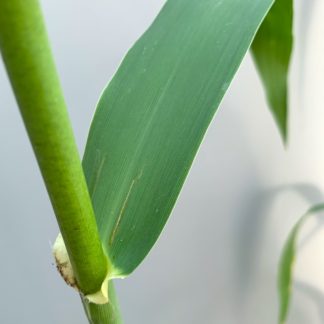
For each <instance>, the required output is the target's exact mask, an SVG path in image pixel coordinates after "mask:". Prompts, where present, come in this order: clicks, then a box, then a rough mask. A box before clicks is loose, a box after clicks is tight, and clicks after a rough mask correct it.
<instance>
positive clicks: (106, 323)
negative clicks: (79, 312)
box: [81, 281, 122, 324]
mask: <svg viewBox="0 0 324 324" xmlns="http://www.w3.org/2000/svg"><path fill="white" fill-rule="evenodd" d="M108 293H109V303H108V304H105V305H96V304H92V303H89V302H88V301H86V300H85V299H84V298H83V297H81V300H82V304H83V307H84V310H85V312H86V315H87V318H88V320H89V323H90V324H122V319H121V315H120V310H119V305H118V301H117V298H116V292H115V288H114V284H113V282H112V281H109V288H108Z"/></svg>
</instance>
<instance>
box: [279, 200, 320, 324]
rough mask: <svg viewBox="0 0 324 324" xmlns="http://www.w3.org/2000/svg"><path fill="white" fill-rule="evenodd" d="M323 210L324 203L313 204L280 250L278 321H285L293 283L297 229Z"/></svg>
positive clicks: (281, 322) (282, 323)
mask: <svg viewBox="0 0 324 324" xmlns="http://www.w3.org/2000/svg"><path fill="white" fill-rule="evenodd" d="M322 211H324V204H319V205H315V206H313V207H312V208H310V209H309V210H308V211H307V213H306V214H304V215H303V216H302V218H301V219H300V220H299V221H298V223H297V224H296V225H295V226H294V228H293V229H292V231H291V232H290V234H289V236H288V239H287V241H286V243H285V246H284V248H283V251H282V255H281V258H280V263H279V271H278V292H279V306H280V310H279V323H280V324H284V323H286V321H287V317H288V311H289V304H290V299H291V291H292V283H293V266H294V263H295V258H296V252H297V251H296V250H297V247H296V243H297V238H298V234H299V231H300V229H301V227H302V225H303V224H304V222H305V221H306V220H307V218H308V217H309V216H310V215H313V214H314V213H318V212H322Z"/></svg>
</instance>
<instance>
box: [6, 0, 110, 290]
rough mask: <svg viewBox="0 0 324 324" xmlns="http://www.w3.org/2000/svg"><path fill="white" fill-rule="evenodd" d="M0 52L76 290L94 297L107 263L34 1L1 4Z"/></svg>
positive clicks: (105, 272)
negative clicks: (69, 263) (50, 202)
mask: <svg viewBox="0 0 324 324" xmlns="http://www.w3.org/2000/svg"><path fill="white" fill-rule="evenodd" d="M58 19H59V17H58ZM0 49H1V52H2V56H3V59H4V62H5V65H6V68H7V71H8V74H9V78H10V81H11V84H12V87H13V90H14V93H15V96H16V99H17V102H18V105H19V107H20V110H21V114H22V116H23V119H24V122H25V125H26V128H27V131H28V134H29V137H30V140H31V143H32V146H33V149H34V151H35V154H36V157H37V160H38V164H39V166H40V169H41V172H42V175H43V178H44V181H45V184H46V187H47V190H48V193H49V196H50V199H51V201H52V205H53V208H54V211H55V214H56V217H57V220H58V223H59V226H60V230H61V233H62V236H63V238H64V241H65V245H66V248H67V251H68V254H69V257H70V260H71V263H72V266H73V270H74V274H75V276H76V279H77V282H78V285H79V288H80V289H81V291H82V292H83V293H84V294H88V293H93V292H96V291H98V290H99V288H100V286H101V284H102V281H103V279H104V277H105V276H106V274H107V260H106V257H105V256H104V253H103V249H102V246H101V242H100V239H99V234H98V229H97V225H96V221H95V217H94V212H93V208H92V204H91V200H90V197H89V193H88V190H87V186H86V182H85V179H84V174H83V171H82V167H81V162H80V158H79V154H78V151H77V147H76V144H75V140H74V136H73V132H72V127H71V125H70V121H69V117H68V113H67V109H66V105H65V101H64V98H63V94H62V90H61V87H60V83H59V79H58V76H57V72H56V68H55V65H54V61H53V58H52V55H51V51H50V47H49V43H48V39H47V35H46V30H45V26H44V22H43V17H42V13H41V10H40V6H39V3H38V1H37V0H0Z"/></svg>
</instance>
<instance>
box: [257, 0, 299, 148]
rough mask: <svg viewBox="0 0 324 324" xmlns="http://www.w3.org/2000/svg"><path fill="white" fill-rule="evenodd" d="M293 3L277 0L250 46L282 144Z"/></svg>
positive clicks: (285, 138)
mask: <svg viewBox="0 0 324 324" xmlns="http://www.w3.org/2000/svg"><path fill="white" fill-rule="evenodd" d="M292 28H293V0H276V1H275V3H274V5H273V6H272V8H271V9H270V11H269V13H268V15H267V16H266V18H265V19H264V21H263V23H262V25H261V27H260V29H259V30H258V33H257V34H256V37H255V39H254V40H253V43H252V47H251V49H252V54H253V57H254V61H255V64H256V67H257V69H258V71H259V74H260V77H261V79H262V83H263V85H264V88H265V92H266V96H267V101H268V103H269V105H270V109H271V112H272V114H273V116H274V118H275V121H276V123H277V125H278V128H279V131H280V134H281V136H282V139H283V141H284V142H286V140H287V133H288V131H287V128H288V126H287V123H288V120H287V119H288V117H287V116H288V103H287V102H288V99H287V97H288V90H287V89H288V86H287V84H288V71H289V63H290V57H291V53H292V47H293V36H292Z"/></svg>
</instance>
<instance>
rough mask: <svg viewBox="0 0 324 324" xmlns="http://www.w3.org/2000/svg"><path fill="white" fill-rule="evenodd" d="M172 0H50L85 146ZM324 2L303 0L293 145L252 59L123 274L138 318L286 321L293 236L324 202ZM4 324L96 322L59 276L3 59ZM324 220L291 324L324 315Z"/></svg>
mask: <svg viewBox="0 0 324 324" xmlns="http://www.w3.org/2000/svg"><path fill="white" fill-rule="evenodd" d="M162 3H163V1H162V0H154V1H152V0H119V1H100V0H96V1H91V2H88V1H78V2H76V1H66V0H56V1H45V0H43V1H42V5H43V9H44V13H45V16H46V21H47V25H48V31H49V35H50V39H51V42H52V47H53V51H54V54H55V58H56V62H57V66H58V70H59V74H60V77H61V80H62V84H63V88H64V91H65V95H66V99H67V103H68V106H69V110H70V115H71V118H72V122H73V126H74V130H75V133H76V137H77V142H78V145H79V148H80V151H81V152H82V151H83V147H84V144H85V140H86V136H87V131H88V127H89V123H90V120H91V116H92V114H93V111H94V107H95V103H96V101H97V99H98V96H99V94H100V92H101V90H102V88H103V87H104V85H105V84H106V82H107V81H108V80H109V79H110V78H111V77H112V75H113V73H114V71H115V70H116V68H117V66H118V64H119V62H120V61H121V59H122V57H123V56H124V54H125V52H126V51H127V49H128V48H129V47H130V46H131V45H132V44H133V42H134V41H135V40H136V39H137V38H138V37H139V36H140V35H141V33H142V32H143V31H144V30H145V29H146V27H147V26H148V25H149V23H150V22H151V21H152V19H153V18H154V16H155V15H156V13H157V12H158V10H159V8H160V7H161V5H162ZM323 17H324V2H323V1H321V0H298V1H296V25H295V33H296V43H295V52H294V59H293V63H292V69H291V78H290V85H291V89H292V90H291V100H290V101H291V112H290V142H289V146H288V148H287V150H284V148H283V145H282V143H281V141H280V138H279V134H278V131H277V129H276V127H275V125H274V122H273V120H272V117H271V115H270V113H269V112H268V110H267V107H266V104H265V100H264V95H263V91H262V88H261V85H260V82H259V79H258V77H257V75H256V72H255V69H254V67H253V64H252V61H251V58H250V56H249V55H247V57H246V58H245V60H244V62H243V64H242V66H241V68H240V70H239V73H238V74H237V76H236V78H235V80H234V82H233V83H232V86H231V88H230V91H229V92H228V94H227V95H226V97H225V99H224V101H223V103H222V105H221V109H220V110H219V112H218V114H217V118H216V119H215V120H214V122H213V123H212V125H211V127H210V129H209V131H208V134H207V136H206V138H205V141H204V143H203V145H202V146H201V149H200V152H199V154H198V156H197V159H196V161H195V163H194V166H193V168H192V170H191V173H190V175H189V177H188V179H187V181H186V183H185V186H184V188H183V191H182V194H181V196H180V199H179V201H178V203H177V205H176V207H175V209H174V211H173V213H172V216H171V218H170V221H169V222H168V224H167V226H166V229H165V231H164V233H163V234H162V236H161V238H160V240H159V241H158V243H157V244H156V246H155V248H154V249H153V250H152V252H151V253H150V255H149V257H148V258H147V259H146V260H145V262H144V263H143V264H142V265H141V266H140V267H139V268H138V270H137V271H136V272H135V273H134V274H133V275H132V276H131V277H129V278H128V279H125V280H122V281H118V282H117V290H118V295H119V299H120V304H121V308H122V311H123V314H124V319H125V323H126V324H166V323H168V324H182V323H186V324H214V323H215V324H218V323H219V324H260V323H262V324H268V323H269V324H272V323H276V318H277V294H276V271H277V262H278V258H279V254H280V250H281V248H282V245H283V242H284V240H285V238H286V237H287V234H288V232H289V230H290V229H291V227H292V226H293V224H294V223H295V222H296V221H297V219H298V217H299V216H300V215H301V214H302V213H303V212H304V211H305V210H306V209H307V208H308V206H309V205H310V204H312V203H315V202H319V201H322V200H323V201H324V199H322V194H321V191H322V190H324V147H323V137H324V127H323V124H324V111H323V104H324V91H323V85H324V38H323V32H324V19H323ZM0 107H1V108H0V152H1V159H0V242H1V244H0V258H1V264H0V265H1V266H0V287H1V292H0V323H6V324H15V323H36V324H37V323H48V324H58V323H60V324H68V323H69V324H72V323H80V324H81V323H84V324H85V323H86V320H85V317H84V314H83V311H82V308H81V304H80V302H79V299H78V296H77V295H76V294H75V292H74V291H72V290H71V289H70V288H68V287H67V286H66V285H65V284H64V283H63V281H62V280H61V278H60V277H59V275H58V274H57V273H56V270H55V266H54V265H53V260H52V256H51V242H53V241H54V239H55V237H56V234H57V232H58V228H57V225H56V222H55V218H54V215H53V212H52V209H51V206H50V204H49V201H48V198H47V194H46V192H45V189H44V185H43V182H42V180H41V177H40V173H39V171H38V169H37V166H36V162H35V159H34V157H33V154H32V150H31V147H30V145H29V143H28V140H27V137H26V134H25V130H24V128H23V125H22V122H21V118H20V116H19V113H18V109H17V107H16V104H15V101H14V98H13V95H12V93H11V89H10V87H9V84H8V81H7V78H6V75H5V71H4V68H3V66H2V65H0ZM321 224H323V219H322V220H321V219H320V218H313V220H311V221H309V222H308V226H307V227H306V229H305V230H304V236H305V235H306V236H307V232H311V231H312V230H313V229H314V227H315V226H316V228H317V229H318V230H317V231H316V232H315V234H314V235H313V236H312V238H311V239H309V240H307V239H306V240H301V242H302V244H301V246H300V254H299V257H298V260H297V265H296V278H297V280H296V285H295V288H294V298H293V306H292V309H291V316H290V320H289V323H294V324H306V323H307V324H313V323H315V324H316V323H324V311H323V310H324V230H323V227H321V226H319V225H321Z"/></svg>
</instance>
